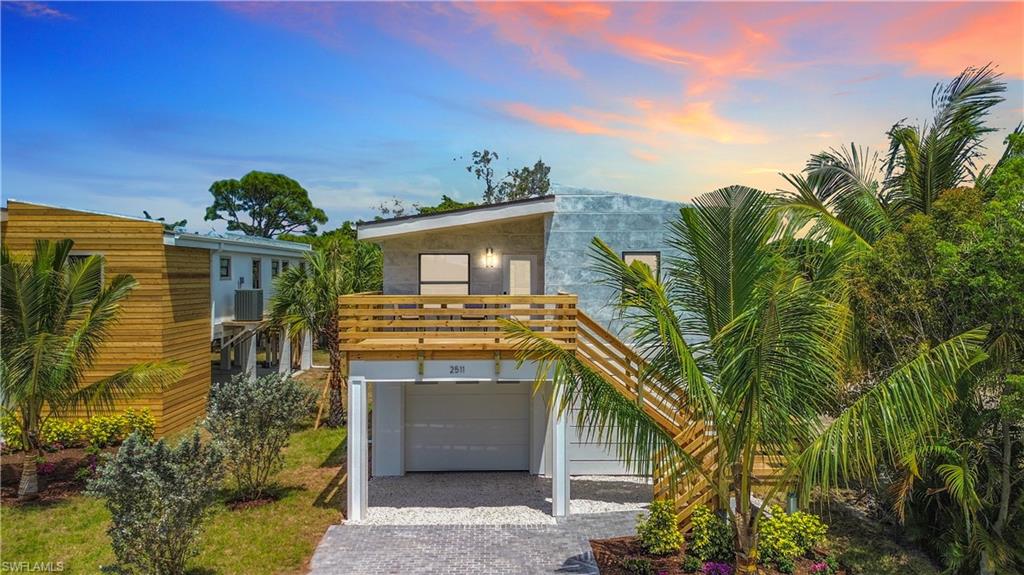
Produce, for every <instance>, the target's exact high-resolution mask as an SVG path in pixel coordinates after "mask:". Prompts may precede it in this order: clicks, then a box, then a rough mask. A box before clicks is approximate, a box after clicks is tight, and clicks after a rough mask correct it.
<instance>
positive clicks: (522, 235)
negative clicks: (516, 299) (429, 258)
mask: <svg viewBox="0 0 1024 575" xmlns="http://www.w3.org/2000/svg"><path fill="white" fill-rule="evenodd" d="M380 245H381V247H382V248H383V254H384V293H386V294H399V295H409V294H417V293H419V254H430V253H469V261H470V270H469V289H470V293H472V294H477V295H497V294H501V293H502V292H503V290H504V275H503V269H502V258H503V257H504V256H506V255H517V256H526V255H532V256H535V261H536V262H537V270H536V271H535V277H536V278H538V285H537V286H536V288H535V289H536V290H537V293H545V292H544V285H543V283H542V282H541V281H539V280H540V279H541V278H544V277H545V276H544V274H545V272H544V218H543V217H542V216H534V217H531V218H523V219H519V220H510V221H507V222H500V223H488V224H480V225H473V226H461V227H458V228H451V229H447V230H440V231H434V232H424V233H417V234H410V235H407V236H400V237H397V238H392V239H387V240H383V241H381V242H380ZM487 248H492V249H493V250H494V254H495V260H496V261H495V265H494V267H493V268H488V267H487V265H486V261H485V257H484V256H485V253H486V251H487Z"/></svg>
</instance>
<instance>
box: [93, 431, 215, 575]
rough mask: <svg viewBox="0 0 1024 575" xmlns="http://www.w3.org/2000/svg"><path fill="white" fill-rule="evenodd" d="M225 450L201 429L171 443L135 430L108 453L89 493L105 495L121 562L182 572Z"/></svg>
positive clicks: (171, 574)
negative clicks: (208, 441) (201, 435)
mask: <svg viewBox="0 0 1024 575" xmlns="http://www.w3.org/2000/svg"><path fill="white" fill-rule="evenodd" d="M221 463H222V455H221V452H220V449H219V448H218V447H217V446H216V445H209V446H204V445H203V444H202V443H201V442H200V441H199V434H198V433H196V432H193V434H192V436H191V437H189V438H186V439H184V440H182V441H181V443H179V444H178V445H176V446H173V447H172V446H169V445H168V444H167V443H166V442H165V441H164V440H162V439H161V440H160V441H158V442H156V443H153V442H152V440H150V439H147V438H145V437H144V436H143V435H142V434H138V433H136V434H132V435H131V436H129V437H128V439H126V440H125V442H124V444H123V445H121V448H120V449H119V450H118V451H117V453H116V454H113V455H110V454H108V455H106V456H104V462H103V464H102V465H101V466H100V468H99V469H98V473H97V475H96V477H95V478H93V479H92V480H90V481H89V484H88V492H89V493H90V494H92V495H98V496H101V497H104V498H105V499H106V505H107V509H109V510H110V515H111V525H110V527H109V528H108V529H107V534H108V535H109V536H110V540H111V543H112V546H113V549H114V555H115V556H116V557H117V560H118V563H119V564H120V567H121V568H122V569H125V570H134V571H138V572H142V573H152V574H154V575H180V574H182V573H184V571H185V563H186V562H187V561H188V559H189V558H190V557H192V556H194V555H195V554H196V553H197V552H198V546H197V541H198V538H199V535H200V533H201V531H202V525H203V521H204V519H205V518H206V516H207V511H208V509H209V507H210V505H211V504H212V503H213V502H214V500H215V497H216V489H217V486H218V485H219V484H220V480H221V477H222V473H223V472H222V467H221Z"/></svg>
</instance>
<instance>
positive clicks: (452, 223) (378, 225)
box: [356, 195, 555, 240]
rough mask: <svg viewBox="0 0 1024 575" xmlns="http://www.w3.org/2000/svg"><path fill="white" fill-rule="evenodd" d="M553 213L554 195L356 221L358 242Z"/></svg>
mask: <svg viewBox="0 0 1024 575" xmlns="http://www.w3.org/2000/svg"><path fill="white" fill-rule="evenodd" d="M554 211H555V196H553V195H548V196H540V197H537V198H526V199H522V200H512V201H510V202H501V203H496V204H481V205H479V206H472V207H469V208H459V209H456V210H451V211H448V212H442V213H440V214H415V215H411V216H401V217H397V218H389V219H386V220H376V221H372V222H358V223H357V224H356V230H357V231H358V236H359V239H361V240H374V239H383V238H387V237H393V236H399V235H403V234H411V233H416V232H425V231H430V230H437V229H443V228H450V227H457V226H465V225H472V224H482V223H487V222H496V221H501V220H510V219H514V218H522V217H528V216H535V215H541V214H550V213H553V212H554Z"/></svg>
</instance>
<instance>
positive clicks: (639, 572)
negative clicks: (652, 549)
mask: <svg viewBox="0 0 1024 575" xmlns="http://www.w3.org/2000/svg"><path fill="white" fill-rule="evenodd" d="M619 565H620V566H621V567H622V568H623V569H624V570H626V571H628V572H629V573H632V574H633V575H654V565H652V564H651V560H650V559H644V558H643V557H626V558H625V559H622V560H620V561H619Z"/></svg>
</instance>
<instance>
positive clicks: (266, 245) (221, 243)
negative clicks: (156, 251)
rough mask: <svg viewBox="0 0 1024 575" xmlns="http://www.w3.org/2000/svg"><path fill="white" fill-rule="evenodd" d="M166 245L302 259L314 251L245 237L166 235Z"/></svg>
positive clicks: (304, 246)
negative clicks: (304, 255)
mask: <svg viewBox="0 0 1024 575" xmlns="http://www.w3.org/2000/svg"><path fill="white" fill-rule="evenodd" d="M271 242H273V243H271ZM164 245H168V246H177V247H182V248H199V249H204V250H218V251H219V250H228V251H236V252H248V253H255V254H263V255H270V256H282V257H293V258H298V257H302V254H304V253H306V252H309V251H312V249H313V247H312V246H310V245H308V244H301V243H299V242H288V241H284V240H263V241H260V242H258V243H257V242H255V241H253V240H251V239H248V238H244V237H238V238H233V237H231V236H205V235H201V234H191V233H167V234H164Z"/></svg>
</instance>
